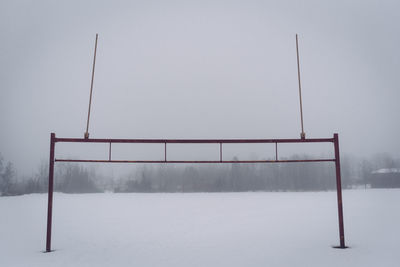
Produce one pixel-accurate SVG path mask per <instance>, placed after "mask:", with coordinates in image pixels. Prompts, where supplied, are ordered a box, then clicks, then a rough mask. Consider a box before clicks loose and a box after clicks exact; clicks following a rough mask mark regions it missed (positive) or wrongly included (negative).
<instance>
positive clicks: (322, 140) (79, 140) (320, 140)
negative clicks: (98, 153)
mask: <svg viewBox="0 0 400 267" xmlns="http://www.w3.org/2000/svg"><path fill="white" fill-rule="evenodd" d="M54 141H55V142H70V143H74V142H75V143H147V144H149V143H160V144H165V143H167V144H169V143H174V144H213V143H214V144H220V143H222V144H240V143H246V144H250V143H253V144H254V143H255V144H260V143H333V142H334V139H333V138H308V139H306V138H304V139H89V138H55V139H54Z"/></svg>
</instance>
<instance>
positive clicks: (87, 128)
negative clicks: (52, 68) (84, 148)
mask: <svg viewBox="0 0 400 267" xmlns="http://www.w3.org/2000/svg"><path fill="white" fill-rule="evenodd" d="M98 37H99V35H98V34H97V33H96V42H95V44H94V56H93V69H92V81H91V82H90V96H89V110H88V117H87V123H86V132H85V136H84V137H85V139H88V138H89V119H90V107H91V105H92V92H93V81H94V68H95V66H96V53H97V39H98Z"/></svg>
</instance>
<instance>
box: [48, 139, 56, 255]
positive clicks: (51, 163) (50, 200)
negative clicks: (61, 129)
mask: <svg viewBox="0 0 400 267" xmlns="http://www.w3.org/2000/svg"><path fill="white" fill-rule="evenodd" d="M55 139H56V135H55V133H51V134H50V161H49V185H48V186H49V187H48V193H47V197H48V199H47V235H46V252H51V221H52V214H53V190H54V146H55Z"/></svg>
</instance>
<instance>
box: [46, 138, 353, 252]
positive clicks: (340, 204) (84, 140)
mask: <svg viewBox="0 0 400 267" xmlns="http://www.w3.org/2000/svg"><path fill="white" fill-rule="evenodd" d="M57 142H60V143H61V142H64V143H68V142H69V143H109V151H108V160H90V159H62V158H61V159H55V158H54V152H55V144H56V143H57ZM112 143H148V144H150V143H160V144H164V160H112V157H111V156H112V155H111V144H112ZM243 143H247V144H255V143H273V144H275V160H235V161H233V160H223V158H222V155H223V154H222V153H223V152H222V144H243ZM278 143H333V145H334V150H335V158H329V159H298V160H285V159H279V158H278ZM167 144H219V150H220V151H219V160H167ZM54 162H92V163H172V164H173V163H193V164H197V163H210V164H211V163H230V164H235V163H296V162H335V167H336V169H335V170H336V189H337V201H338V215H339V216H338V217H339V238H340V246H338V248H346V246H345V239H344V223H343V201H342V185H341V174H340V156H339V137H338V134H336V133H335V134H334V136H333V138H309V139H306V138H301V139H89V138H56V136H55V134H54V133H52V134H51V137H50V165H49V189H48V213H47V237H46V252H50V251H51V224H52V206H53V190H54V188H53V187H54V186H53V185H54Z"/></svg>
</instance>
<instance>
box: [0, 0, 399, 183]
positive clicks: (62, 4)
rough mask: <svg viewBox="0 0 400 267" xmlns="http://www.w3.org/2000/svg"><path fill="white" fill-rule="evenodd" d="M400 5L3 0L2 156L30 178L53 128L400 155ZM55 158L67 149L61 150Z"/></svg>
mask: <svg viewBox="0 0 400 267" xmlns="http://www.w3.org/2000/svg"><path fill="white" fill-rule="evenodd" d="M399 8H400V4H399V2H397V1H361V0H360V1H344V0H343V1H294V0H293V1H227V0H226V1H103V2H101V1H27V0H26V1H24V0H22V1H8V0H5V1H1V3H0V32H1V36H0V38H1V42H0V129H1V130H0V153H1V154H2V155H3V157H4V158H5V159H6V160H9V161H12V162H13V163H14V164H15V167H16V168H17V170H18V172H19V174H21V175H23V174H26V175H28V174H30V173H31V172H34V171H35V170H36V168H37V165H38V164H39V163H40V161H41V160H47V159H48V153H49V151H48V150H49V137H50V132H55V133H56V135H57V136H58V137H83V134H84V132H85V127H86V118H87V108H88V98H89V88H90V77H91V76H90V75H91V68H92V60H93V48H94V39H95V34H96V33H99V44H98V53H97V63H96V74H95V83H94V91H93V104H92V116H91V122H90V128H89V132H90V137H91V138H298V137H299V135H300V117H299V116H300V115H299V104H298V85H297V68H296V50H295V34H296V33H298V34H299V44H300V63H301V75H302V76H301V77H302V88H303V109H304V127H305V132H306V135H307V137H332V136H333V133H334V132H338V133H339V137H340V146H341V152H342V153H352V154H355V155H359V156H369V155H372V154H374V153H380V152H388V153H391V154H392V155H394V156H396V157H399V156H400V142H399V140H398V138H399V136H400V123H399V119H398V116H399V114H400V105H399V101H400V88H399V87H400V79H399V77H400V76H399V70H400V52H399V49H398V47H399V44H400V29H399V27H400V26H399V25H400V17H399V16H398V10H399ZM56 149H57V148H56Z"/></svg>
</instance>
